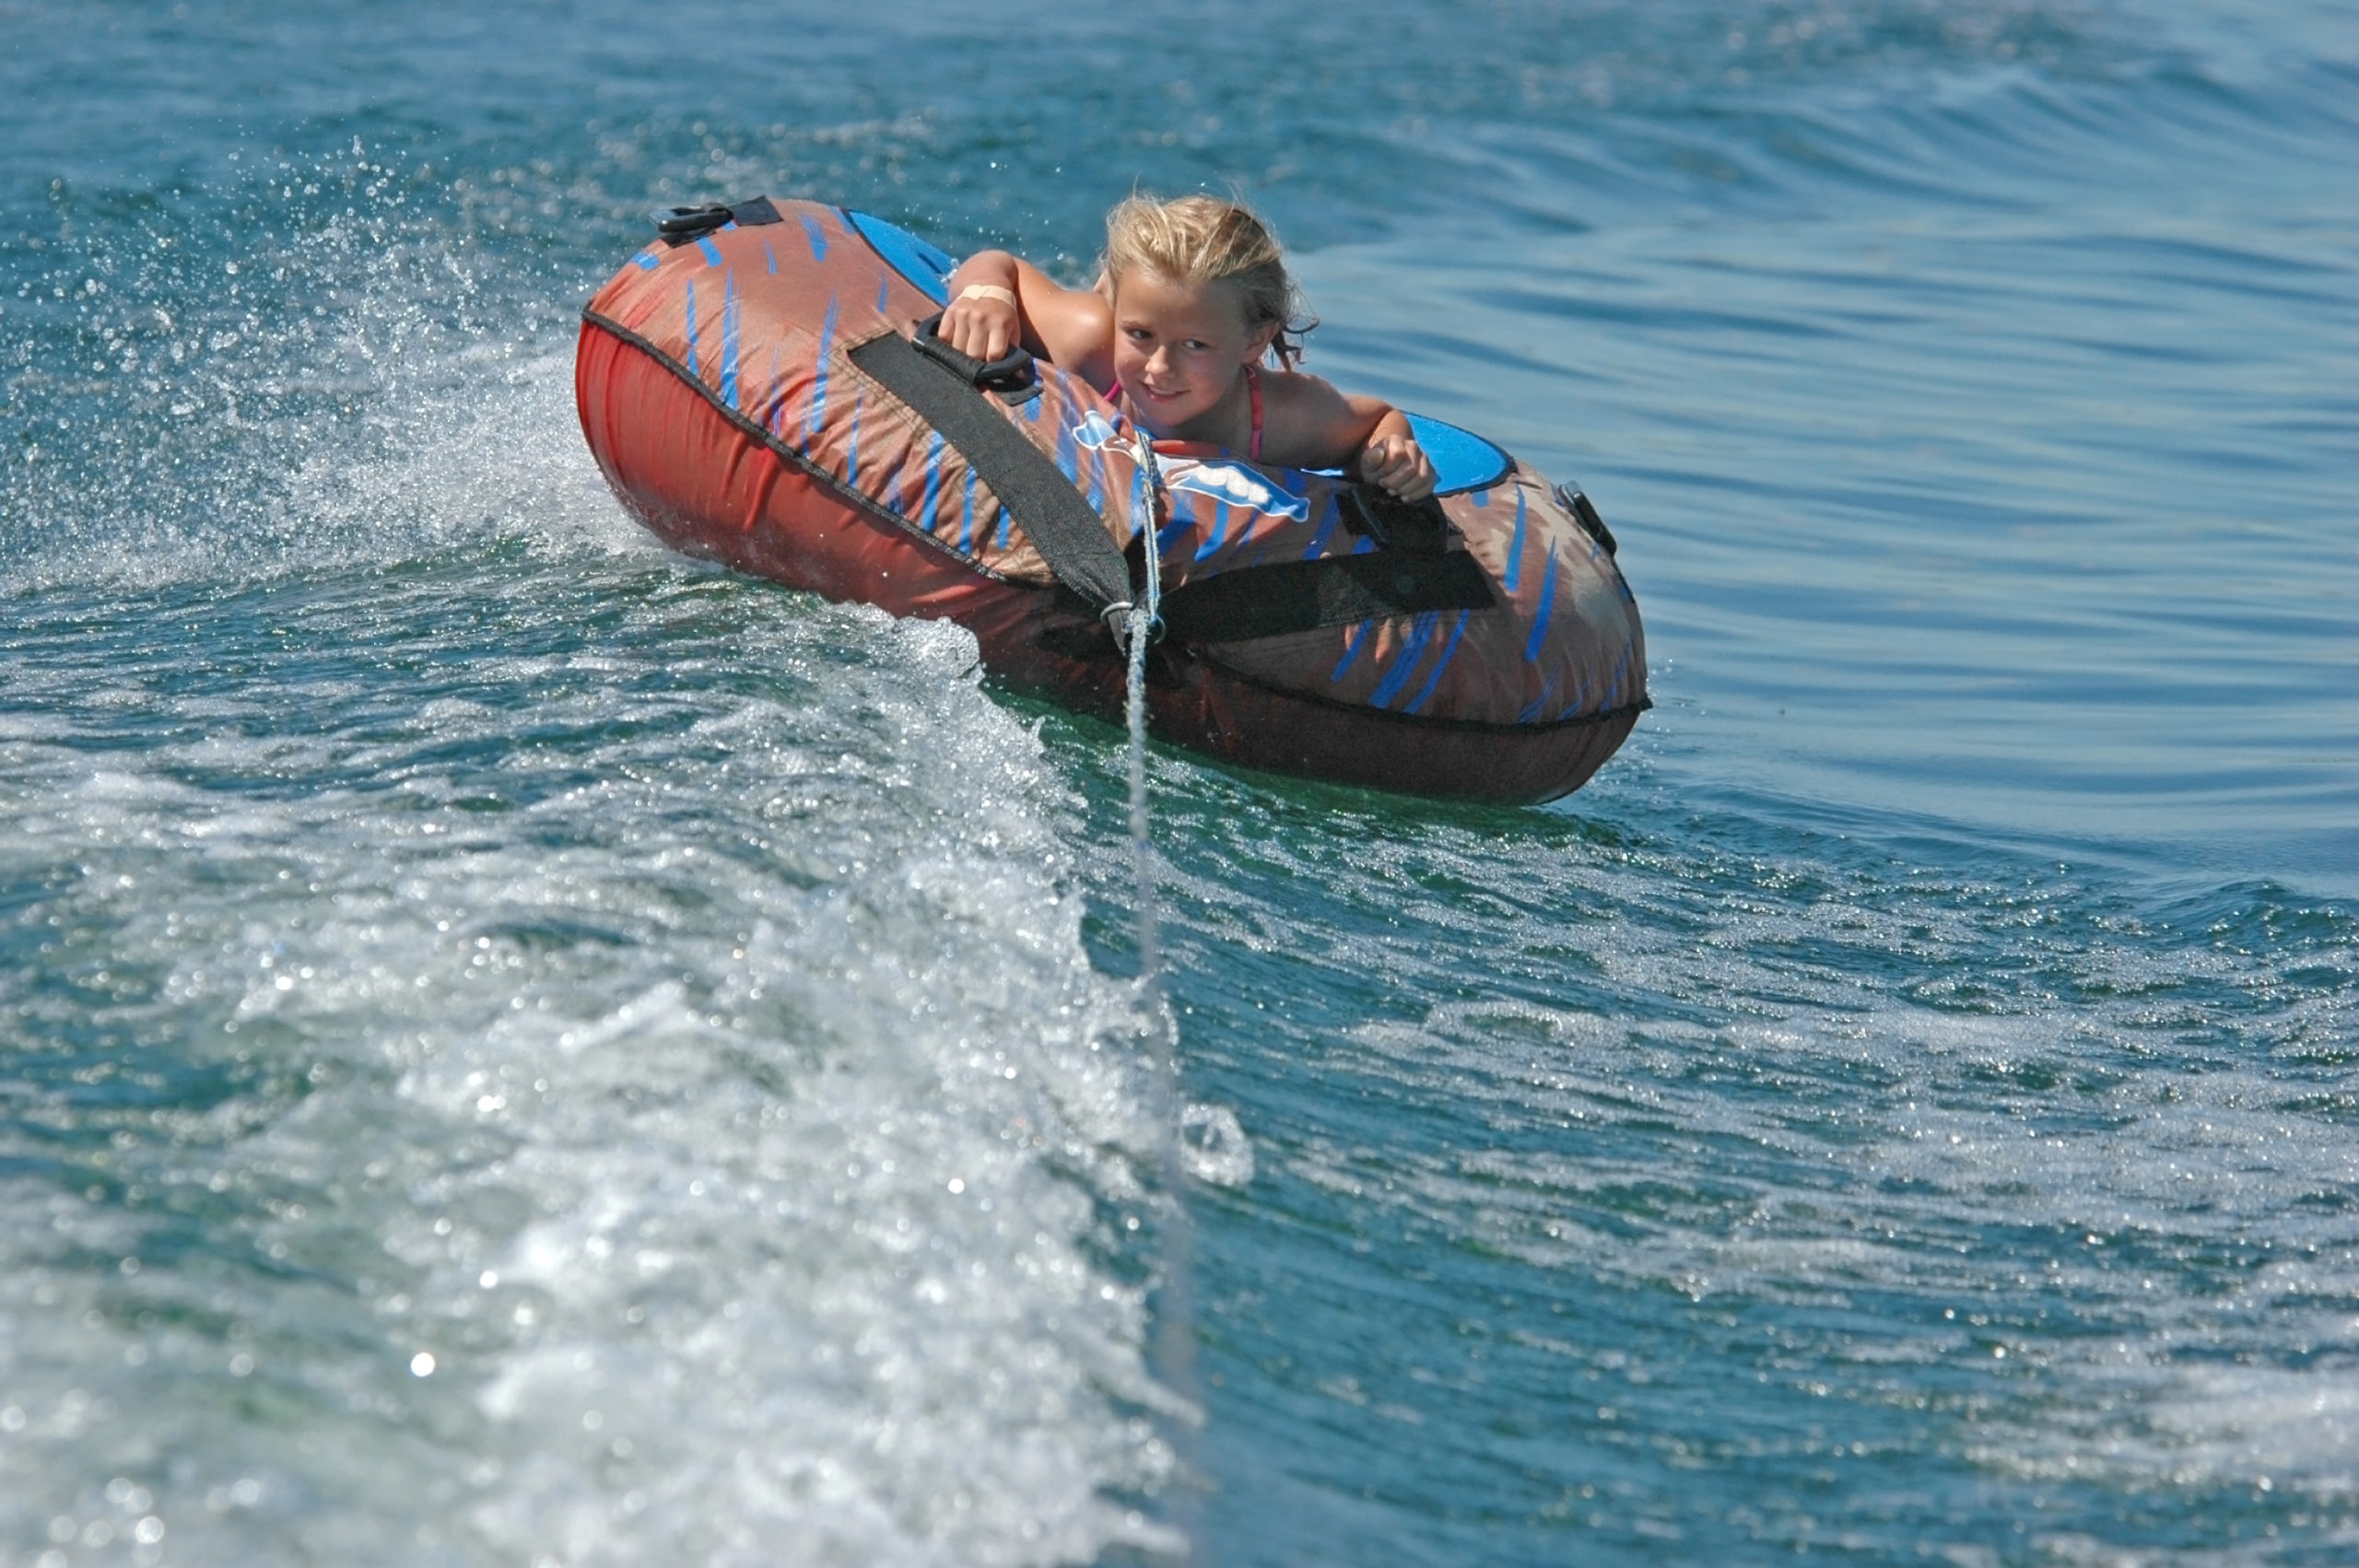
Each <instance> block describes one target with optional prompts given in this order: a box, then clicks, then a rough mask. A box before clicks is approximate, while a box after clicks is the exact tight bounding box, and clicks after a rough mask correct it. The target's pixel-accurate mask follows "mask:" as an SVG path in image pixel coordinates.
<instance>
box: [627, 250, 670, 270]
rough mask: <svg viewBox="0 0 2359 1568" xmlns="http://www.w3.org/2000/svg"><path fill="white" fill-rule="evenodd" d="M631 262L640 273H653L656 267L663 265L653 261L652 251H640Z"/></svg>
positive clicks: (653, 253) (653, 254)
mask: <svg viewBox="0 0 2359 1568" xmlns="http://www.w3.org/2000/svg"><path fill="white" fill-rule="evenodd" d="M631 262H632V263H633V264H634V265H636V266H637V267H638V268H639V270H640V271H641V272H653V271H654V270H655V269H656V268H657V267H660V266H662V265H663V263H662V262H660V261H657V260H656V259H655V252H652V251H641V252H640V253H639V254H638V255H636V256H633V257H632V258H631Z"/></svg>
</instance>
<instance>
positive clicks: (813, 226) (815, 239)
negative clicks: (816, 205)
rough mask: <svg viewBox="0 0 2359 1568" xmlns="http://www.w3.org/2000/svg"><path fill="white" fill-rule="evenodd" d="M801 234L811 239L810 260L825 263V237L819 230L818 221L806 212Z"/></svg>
mask: <svg viewBox="0 0 2359 1568" xmlns="http://www.w3.org/2000/svg"><path fill="white" fill-rule="evenodd" d="M803 232H804V234H806V235H808V236H810V238H811V259H812V260H813V261H815V262H824V261H826V260H827V235H826V234H825V233H824V232H823V231H822V230H821V229H820V228H819V220H818V219H817V218H816V217H813V216H811V215H810V214H809V213H807V212H806V213H804V215H803Z"/></svg>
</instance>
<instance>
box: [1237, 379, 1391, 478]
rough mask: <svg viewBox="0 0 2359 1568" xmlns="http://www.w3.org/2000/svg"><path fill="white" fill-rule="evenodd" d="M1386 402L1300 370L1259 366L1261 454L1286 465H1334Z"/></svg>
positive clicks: (1354, 447) (1348, 454)
mask: <svg viewBox="0 0 2359 1568" xmlns="http://www.w3.org/2000/svg"><path fill="white" fill-rule="evenodd" d="M1389 406H1390V405H1388V404H1382V403H1379V402H1377V401H1376V400H1374V399H1372V398H1363V397H1352V396H1349V395H1347V394H1345V393H1344V392H1340V391H1338V390H1337V389H1336V387H1335V386H1334V384H1333V383H1332V382H1331V381H1328V380H1324V379H1323V378H1321V377H1319V376H1312V375H1307V374H1305V373H1304V372H1302V371H1300V370H1264V371H1262V454H1263V455H1264V456H1265V457H1266V458H1267V459H1268V460H1269V461H1271V462H1276V463H1280V464H1283V465H1285V467H1288V468H1334V467H1338V466H1340V465H1342V464H1344V463H1346V462H1350V461H1351V460H1352V458H1353V456H1354V455H1355V454H1356V453H1357V452H1358V451H1359V449H1360V446H1361V444H1362V443H1363V442H1365V441H1366V440H1367V438H1368V432H1370V431H1371V430H1373V429H1374V428H1375V427H1376V422H1377V421H1378V420H1379V419H1380V418H1382V417H1383V415H1385V414H1386V413H1387V412H1388V411H1389Z"/></svg>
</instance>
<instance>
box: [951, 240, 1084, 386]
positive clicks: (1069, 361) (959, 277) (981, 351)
mask: <svg viewBox="0 0 2359 1568" xmlns="http://www.w3.org/2000/svg"><path fill="white" fill-rule="evenodd" d="M978 286H980V287H983V288H987V289H1003V290H1005V291H1006V292H1007V293H1008V294H1010V295H1013V296H1014V297H1015V303H1013V304H1010V303H1009V302H1008V301H1007V300H1005V299H1003V298H1000V297H999V296H998V295H996V294H977V295H975V296H974V297H973V298H962V296H963V295H964V294H965V292H966V290H967V289H968V288H970V287H978ZM942 339H943V341H944V342H945V343H947V344H948V345H950V346H951V347H953V348H955V349H957V351H958V352H959V353H961V354H967V355H971V356H973V357H975V358H977V359H997V358H1000V357H1003V356H1004V355H1005V354H1006V353H1007V351H1008V350H1009V349H1011V348H1013V347H1015V345H1017V344H1022V345H1024V346H1025V347H1026V348H1027V349H1029V350H1031V351H1032V353H1034V354H1035V355H1037V356H1039V357H1040V358H1043V359H1046V360H1047V361H1049V363H1050V364H1051V365H1058V366H1062V367H1063V368H1064V369H1068V370H1071V371H1073V372H1074V374H1075V375H1077V376H1079V377H1081V378H1082V380H1086V381H1087V382H1089V384H1090V385H1092V386H1095V387H1109V386H1111V385H1113V384H1114V312H1113V310H1111V308H1109V306H1108V305H1107V303H1106V299H1105V297H1104V296H1103V295H1101V294H1098V293H1097V291H1096V290H1094V289H1086V288H1066V287H1062V286H1060V285H1059V284H1058V283H1057V282H1056V281H1055V280H1054V279H1053V278H1051V277H1050V276H1049V275H1048V274H1047V273H1044V272H1042V271H1041V270H1040V269H1039V267H1036V266H1034V265H1033V264H1032V263H1029V262H1027V261H1024V260H1022V259H1020V258H1018V257H1015V256H1011V255H1009V254H1008V253H1007V252H1005V251H981V252H977V253H976V254H974V255H971V256H969V257H968V258H967V259H966V260H965V261H963V262H961V263H958V270H957V272H955V273H952V274H951V275H950V306H949V308H948V309H947V310H944V311H943V313H942Z"/></svg>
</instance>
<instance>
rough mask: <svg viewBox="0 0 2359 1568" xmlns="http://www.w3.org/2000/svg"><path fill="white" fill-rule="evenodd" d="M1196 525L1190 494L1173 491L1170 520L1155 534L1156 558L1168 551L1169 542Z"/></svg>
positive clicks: (1193, 501)
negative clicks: (1183, 494) (1184, 494)
mask: <svg viewBox="0 0 2359 1568" xmlns="http://www.w3.org/2000/svg"><path fill="white" fill-rule="evenodd" d="M1195 526H1196V502H1195V498H1194V497H1191V496H1182V495H1179V494H1177V493H1174V494H1173V495H1172V497H1171V521H1168V522H1167V523H1165V524H1164V525H1163V532H1160V533H1157V534H1156V536H1155V553H1156V558H1157V559H1160V558H1161V557H1162V556H1166V555H1168V554H1169V553H1170V550H1171V542H1172V541H1173V540H1175V539H1177V538H1179V537H1180V535H1181V534H1183V533H1185V532H1188V531H1189V530H1190V529H1191V528H1193V527H1195Z"/></svg>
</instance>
